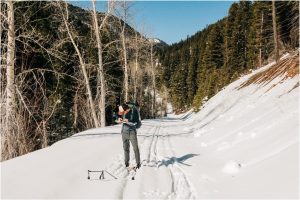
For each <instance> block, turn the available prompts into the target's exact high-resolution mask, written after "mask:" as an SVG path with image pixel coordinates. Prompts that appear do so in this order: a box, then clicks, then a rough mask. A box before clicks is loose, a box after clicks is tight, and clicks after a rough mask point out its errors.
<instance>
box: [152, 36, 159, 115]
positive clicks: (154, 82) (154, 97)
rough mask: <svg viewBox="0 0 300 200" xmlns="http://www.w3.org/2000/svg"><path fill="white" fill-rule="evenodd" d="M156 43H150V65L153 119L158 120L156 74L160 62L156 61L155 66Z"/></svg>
mask: <svg viewBox="0 0 300 200" xmlns="http://www.w3.org/2000/svg"><path fill="white" fill-rule="evenodd" d="M153 43H154V41H153V40H151V41H150V63H151V72H152V73H151V74H152V90H153V97H152V98H153V99H152V117H153V118H156V72H155V68H156V66H157V64H158V61H157V60H156V61H155V65H154V51H153V45H154V44H153Z"/></svg>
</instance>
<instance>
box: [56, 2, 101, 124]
mask: <svg viewBox="0 0 300 200" xmlns="http://www.w3.org/2000/svg"><path fill="white" fill-rule="evenodd" d="M61 9H62V8H61ZM65 12H66V13H64V11H63V10H62V17H63V21H64V24H65V27H66V29H67V33H68V35H69V38H70V40H71V42H72V44H73V46H74V48H75V51H76V53H77V56H78V58H79V62H80V68H81V71H82V73H83V76H84V81H85V87H86V90H87V95H88V101H89V104H90V107H91V113H92V117H93V121H94V126H95V127H96V128H98V127H99V122H98V118H97V114H96V110H95V106H94V101H93V96H92V91H91V87H90V82H89V77H88V75H87V70H86V66H85V63H84V60H83V57H82V55H81V52H80V50H79V48H78V46H77V44H76V43H75V41H74V38H73V35H72V32H71V30H70V28H69V25H68V18H69V12H68V5H67V3H66V2H65ZM65 15H66V16H65Z"/></svg>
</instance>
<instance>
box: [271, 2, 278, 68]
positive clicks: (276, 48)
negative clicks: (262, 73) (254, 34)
mask: <svg viewBox="0 0 300 200" xmlns="http://www.w3.org/2000/svg"><path fill="white" fill-rule="evenodd" d="M272 19H273V33H274V46H275V60H276V62H277V61H278V60H279V49H278V35H277V24H276V8H275V0H272Z"/></svg>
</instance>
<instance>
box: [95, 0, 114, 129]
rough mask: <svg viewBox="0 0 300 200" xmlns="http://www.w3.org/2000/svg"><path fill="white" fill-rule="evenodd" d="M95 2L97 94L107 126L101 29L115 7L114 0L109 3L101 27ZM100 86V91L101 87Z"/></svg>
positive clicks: (101, 113) (102, 124)
mask: <svg viewBox="0 0 300 200" xmlns="http://www.w3.org/2000/svg"><path fill="white" fill-rule="evenodd" d="M92 4H93V13H92V14H93V21H94V30H95V36H96V41H97V49H98V70H97V71H98V80H100V81H98V82H99V83H98V84H97V96H98V94H99V93H100V101H99V109H100V122H101V127H104V126H105V96H106V89H105V76H104V70H103V44H102V42H101V29H102V28H103V26H105V24H106V21H107V18H108V16H109V15H110V12H111V10H112V7H113V2H111V3H110V2H108V3H107V4H108V5H107V13H106V14H105V16H104V19H103V20H102V22H101V24H100V27H99V25H98V18H97V12H96V1H95V0H92ZM99 87H100V91H99V89H98V88H99Z"/></svg>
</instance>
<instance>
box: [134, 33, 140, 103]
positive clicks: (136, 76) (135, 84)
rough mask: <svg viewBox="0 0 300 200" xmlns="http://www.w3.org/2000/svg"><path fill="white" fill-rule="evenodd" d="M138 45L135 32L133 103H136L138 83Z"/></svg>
mask: <svg viewBox="0 0 300 200" xmlns="http://www.w3.org/2000/svg"><path fill="white" fill-rule="evenodd" d="M138 59H139V44H138V36H137V32H135V71H134V101H135V102H137V83H138V69H139V61H138Z"/></svg>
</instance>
